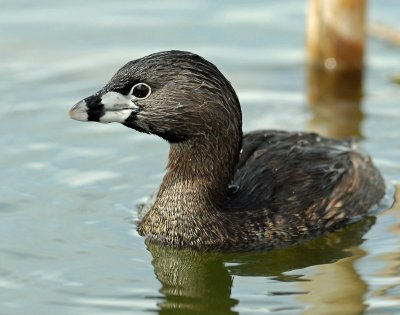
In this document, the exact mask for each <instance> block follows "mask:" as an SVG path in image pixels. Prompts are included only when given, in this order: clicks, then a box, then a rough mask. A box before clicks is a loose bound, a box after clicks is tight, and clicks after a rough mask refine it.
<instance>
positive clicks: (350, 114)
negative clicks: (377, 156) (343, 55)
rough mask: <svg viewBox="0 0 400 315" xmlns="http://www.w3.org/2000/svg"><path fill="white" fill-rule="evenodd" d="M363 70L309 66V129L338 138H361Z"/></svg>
mask: <svg viewBox="0 0 400 315" xmlns="http://www.w3.org/2000/svg"><path fill="white" fill-rule="evenodd" d="M361 98H362V70H347V71H345V70H336V71H329V70H327V69H325V68H323V67H318V66H313V65H309V66H308V102H309V105H310V109H311V111H312V113H313V117H312V118H311V120H310V121H309V129H310V130H311V131H314V132H317V133H320V134H322V135H324V136H328V137H334V138H349V137H361V136H362V135H361V122H362V119H363V113H362V111H361Z"/></svg>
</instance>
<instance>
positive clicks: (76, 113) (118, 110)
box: [69, 91, 139, 123]
mask: <svg viewBox="0 0 400 315" xmlns="http://www.w3.org/2000/svg"><path fill="white" fill-rule="evenodd" d="M138 109H139V107H138V106H137V105H136V104H135V103H134V98H133V97H132V96H131V95H122V94H120V93H118V92H113V91H111V92H107V93H105V94H102V95H101V94H95V95H92V96H89V97H87V98H85V99H83V100H81V101H79V102H78V103H76V104H75V105H74V106H73V107H72V108H71V110H70V111H69V116H70V117H71V118H72V119H75V120H79V121H97V122H101V123H111V122H119V123H124V122H125V121H126V119H127V118H128V117H129V116H130V115H131V114H132V113H135V112H137V111H138Z"/></svg>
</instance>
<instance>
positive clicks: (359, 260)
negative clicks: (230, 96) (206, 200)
mask: <svg viewBox="0 0 400 315" xmlns="http://www.w3.org/2000/svg"><path fill="white" fill-rule="evenodd" d="M383 3H384V4H383ZM369 4H370V6H369V21H370V22H379V21H381V22H382V21H384V22H385V23H388V24H391V25H393V26H395V27H397V28H398V29H400V22H399V20H398V15H399V12H400V2H398V1H395V0H386V1H384V2H383V1H378V0H374V1H369ZM0 7H1V10H0V47H1V49H0V71H1V74H2V75H1V77H0V82H1V84H0V108H1V110H0V146H1V148H2V154H1V156H0V168H1V174H2V176H1V177H0V239H1V242H0V314H6V315H14V314H42V315H46V314H147V313H159V314H193V313H197V314H238V313H240V314H266V313H277V314H339V313H340V314H360V313H367V314H398V313H400V302H399V301H400V286H399V285H400V271H399V270H400V264H399V261H400V260H399V259H400V228H399V220H400V204H399V203H398V202H397V203H396V204H395V205H394V206H393V208H392V209H390V210H387V211H384V212H383V213H381V214H379V215H378V216H377V217H376V218H369V219H367V220H364V221H361V222H359V223H357V224H355V225H352V226H349V227H348V228H346V229H345V230H343V231H340V232H338V233H334V234H330V235H328V236H326V237H323V238H320V239H317V240H314V241H312V242H309V243H306V244H301V245H297V246H294V247H291V248H286V249H281V250H275V251H272V252H249V253H228V254H221V253H197V252H192V251H177V250H171V249H168V248H165V247H162V246H155V245H152V244H146V242H145V241H144V239H143V238H141V237H140V236H138V235H137V233H136V231H135V228H134V221H135V220H136V218H137V211H136V205H137V204H138V203H139V202H140V201H141V200H143V198H145V197H146V196H149V195H151V194H152V193H153V192H154V191H155V190H156V189H157V186H158V184H159V183H160V181H161V178H162V175H163V171H164V167H165V164H166V158H167V152H168V147H167V145H166V143H165V142H163V141H162V140H159V139H156V138H154V137H151V136H148V135H143V134H139V133H135V132H133V131H132V130H129V129H127V128H125V127H123V126H119V125H106V126H105V125H100V124H83V123H78V122H75V121H72V120H70V119H69V118H68V115H67V112H68V110H69V108H70V107H71V106H72V105H73V104H75V102H77V101H78V100H80V99H82V98H83V97H85V96H88V95H90V94H92V93H93V92H94V91H97V90H98V89H99V88H100V87H101V86H102V85H104V84H105V83H106V82H107V81H108V79H109V78H110V77H111V75H112V74H113V73H114V72H115V71H116V70H117V69H118V68H119V67H120V66H121V65H123V64H124V63H126V62H127V61H129V60H131V59H134V58H137V57H141V56H143V55H146V54H149V53H152V52H155V51H160V50H167V49H183V50H189V51H193V52H196V53H199V54H200V55H203V56H204V57H206V58H207V59H209V60H210V61H212V62H214V63H215V64H216V65H218V67H219V68H220V69H221V71H222V72H223V73H224V74H225V75H226V76H227V77H228V78H229V79H230V81H231V82H232V84H233V86H234V87H235V89H236V90H237V92H238V95H239V98H240V100H241V103H242V107H243V116H244V129H245V130H246V131H249V130H253V129H259V128H271V129H272V128H277V129H288V130H318V131H321V132H323V133H325V134H335V133H341V134H342V133H343V132H344V131H346V132H347V133H348V134H349V135H361V136H362V139H363V140H362V145H363V147H364V148H365V149H366V150H367V151H368V152H369V153H370V154H371V155H372V157H373V159H374V161H375V163H376V164H377V166H378V167H379V168H380V169H381V170H382V172H383V173H384V175H385V176H386V178H387V179H388V181H389V182H392V183H398V182H400V144H399V143H400V142H399V135H400V109H399V99H400V88H399V86H398V85H396V84H394V83H392V81H391V77H393V75H395V74H396V73H399V72H400V58H399V54H400V48H399V47H394V46H391V45H389V44H387V43H385V42H382V41H379V40H376V39H374V38H369V39H368V52H367V60H366V72H365V74H364V89H363V90H364V93H363V98H362V100H361V101H360V102H356V103H357V104H356V105H354V104H353V105H354V106H353V105H352V107H351V108H353V110H352V111H351V112H352V113H353V114H352V115H349V117H350V118H347V119H345V118H344V117H343V116H341V115H337V112H338V113H339V114H340V113H342V111H341V110H340V108H341V107H340V106H338V107H337V108H338V109H337V112H336V111H335V110H333V111H328V112H326V111H325V110H320V109H321V108H323V107H320V106H319V107H313V106H309V101H308V99H307V73H306V70H305V63H304V52H303V47H304V30H305V8H306V2H305V1H298V0H296V1H295V0H290V1H289V0H287V1H280V2H279V1H272V0H270V1H261V0H260V1H248V2H246V3H244V2H242V1H211V0H209V1H190V2H189V1H151V2H150V1H149V2H145V1H140V2H139V1H122V0H119V1H113V2H111V1H109V2H100V1H76V0H70V1H57V2H56V1H48V0H40V1H27V0H26V1H23V0H19V1H11V0H9V1H6V0H0ZM397 187H398V186H397ZM399 190H400V188H397V195H398V198H400V193H399Z"/></svg>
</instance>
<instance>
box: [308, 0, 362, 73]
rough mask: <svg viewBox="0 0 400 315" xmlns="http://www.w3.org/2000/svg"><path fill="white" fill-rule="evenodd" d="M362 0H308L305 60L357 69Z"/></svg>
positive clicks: (360, 44) (359, 64)
mask: <svg viewBox="0 0 400 315" xmlns="http://www.w3.org/2000/svg"><path fill="white" fill-rule="evenodd" d="M365 11H366V0H309V10H308V22H307V51H308V58H309V61H310V62H311V63H313V64H316V65H318V66H323V67H325V68H326V69H328V70H336V69H339V70H348V69H361V68H362V67H363V60H364V47H365V45H364V42H365Z"/></svg>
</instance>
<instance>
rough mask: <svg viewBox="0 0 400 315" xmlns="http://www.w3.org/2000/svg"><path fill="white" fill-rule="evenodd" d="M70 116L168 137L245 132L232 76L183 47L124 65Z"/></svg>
mask: <svg viewBox="0 0 400 315" xmlns="http://www.w3.org/2000/svg"><path fill="white" fill-rule="evenodd" d="M69 114H70V116H71V118H73V119H76V120H80V121H97V122H101V123H110V122H119V123H122V124H124V125H125V126H127V127H129V128H133V129H136V130H138V131H141V132H146V133H152V134H156V135H158V136H160V137H162V138H164V139H166V140H167V141H169V142H171V143H174V142H181V141H184V140H186V139H188V138H191V137H196V136H207V135H214V136H215V135H216V133H219V132H221V131H225V132H227V131H228V129H235V131H236V132H238V131H239V132H241V110H240V104H239V101H238V99H237V96H236V94H235V92H234V90H233V88H232V86H231V85H230V83H229V81H228V80H227V79H226V78H225V77H224V76H223V75H222V74H221V72H220V71H219V70H218V69H217V67H215V66H214V65H213V64H212V63H210V62H208V61H207V60H205V59H203V58H202V57H200V56H198V55H195V54H192V53H188V52H182V51H166V52H160V53H155V54H152V55H149V56H146V57H143V58H141V59H137V60H133V61H130V62H128V63H127V64H126V65H124V66H123V67H122V68H121V69H119V70H118V72H117V73H116V74H115V75H114V76H113V77H112V78H111V80H110V82H108V84H107V85H106V86H104V87H103V88H102V89H101V90H100V91H98V92H97V93H95V94H93V95H91V96H89V97H87V98H85V99H83V100H82V101H80V102H78V103H77V104H76V105H75V106H73V107H72V109H71V110H70V112H69Z"/></svg>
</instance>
